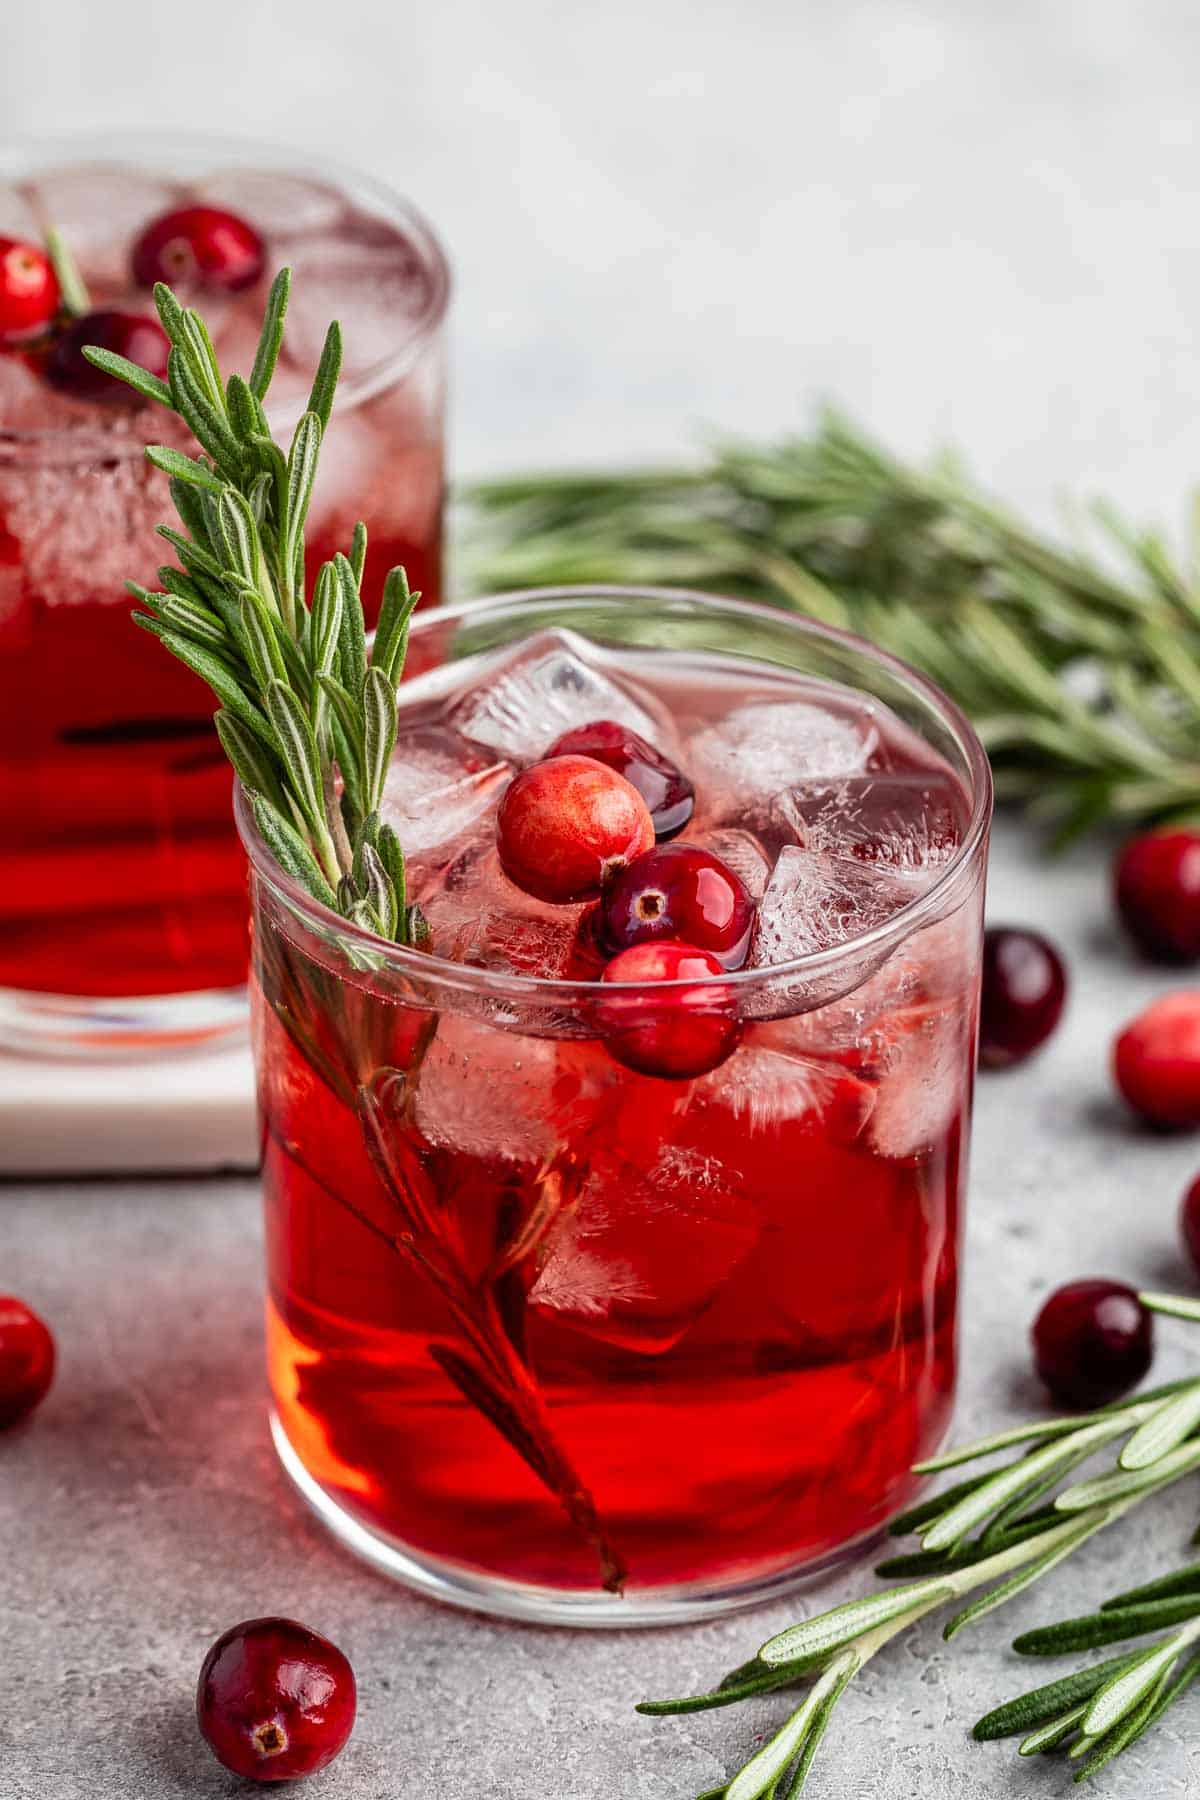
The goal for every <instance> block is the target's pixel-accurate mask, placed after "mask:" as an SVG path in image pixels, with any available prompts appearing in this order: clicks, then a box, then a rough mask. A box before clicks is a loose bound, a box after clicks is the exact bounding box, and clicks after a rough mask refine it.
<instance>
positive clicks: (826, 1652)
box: [638, 1294, 1200, 1800]
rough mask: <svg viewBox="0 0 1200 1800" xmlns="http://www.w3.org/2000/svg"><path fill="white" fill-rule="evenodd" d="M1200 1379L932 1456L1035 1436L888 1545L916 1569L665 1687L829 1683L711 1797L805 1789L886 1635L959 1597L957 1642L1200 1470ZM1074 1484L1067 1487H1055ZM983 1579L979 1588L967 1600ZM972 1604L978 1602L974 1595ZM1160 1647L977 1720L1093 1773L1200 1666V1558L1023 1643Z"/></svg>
mask: <svg viewBox="0 0 1200 1800" xmlns="http://www.w3.org/2000/svg"><path fill="white" fill-rule="evenodd" d="M1141 1300H1142V1303H1143V1305H1145V1306H1147V1307H1149V1308H1150V1309H1151V1310H1152V1311H1155V1312H1159V1313H1168V1314H1172V1315H1174V1316H1175V1317H1177V1318H1184V1319H1189V1320H1192V1321H1195V1322H1197V1323H1200V1302H1197V1301H1194V1300H1184V1299H1177V1298H1175V1297H1174V1296H1172V1295H1167V1294H1143V1295H1142V1296H1141ZM1198 1432H1200V1377H1194V1378H1192V1379H1191V1380H1184V1381H1175V1382H1171V1383H1169V1384H1168V1385H1166V1386H1165V1387H1161V1388H1158V1389H1154V1390H1151V1391H1148V1392H1147V1393H1144V1394H1141V1395H1139V1396H1137V1397H1136V1398H1134V1399H1132V1400H1129V1401H1123V1402H1121V1403H1120V1404H1119V1405H1116V1406H1110V1407H1103V1408H1101V1409H1099V1410H1098V1411H1096V1412H1093V1413H1087V1414H1085V1415H1083V1416H1082V1417H1079V1418H1065V1419H1063V1418H1058V1419H1043V1420H1039V1421H1037V1422H1036V1423H1031V1424H1028V1425H1019V1426H1017V1427H1015V1428H1014V1429H1013V1430H1011V1431H1002V1432H998V1433H997V1434H996V1435H995V1436H993V1437H989V1438H984V1439H982V1440H981V1441H980V1442H978V1443H975V1444H968V1445H966V1446H964V1447H963V1448H962V1449H959V1450H952V1451H950V1452H948V1453H947V1454H946V1455H943V1456H939V1457H934V1458H932V1459H931V1460H930V1461H929V1462H926V1463H922V1464H919V1465H918V1468H919V1471H920V1472H921V1473H925V1474H933V1473H936V1472H939V1471H941V1470H943V1469H951V1468H956V1467H959V1466H960V1465H962V1464H964V1463H970V1462H975V1461H976V1460H978V1459H979V1458H983V1457H989V1456H992V1455H995V1454H996V1453H997V1452H1000V1451H1003V1450H1007V1449H1013V1448H1018V1447H1022V1446H1023V1448H1022V1449H1021V1453H1020V1454H1019V1455H1017V1456H1016V1457H1015V1458H1014V1460H1013V1461H1011V1462H1009V1463H1006V1464H1004V1465H1003V1466H1002V1467H1001V1468H999V1469H998V1470H994V1471H992V1472H990V1473H984V1474H980V1475H973V1476H970V1477H969V1478H968V1479H966V1480H964V1481H960V1482H957V1483H955V1484H954V1485H953V1486H952V1487H950V1488H948V1489H946V1490H945V1491H944V1492H942V1493H941V1494H937V1495H934V1496H933V1497H932V1498H929V1499H925V1500H922V1501H920V1502H919V1503H918V1504H917V1505H916V1506H914V1507H912V1508H910V1510H909V1511H908V1512H906V1513H904V1514H902V1515H901V1516H900V1517H899V1518H897V1519H895V1520H894V1521H893V1522H892V1525H891V1527H890V1529H891V1532H892V1534H893V1536H896V1537H906V1536H909V1535H910V1534H914V1533H915V1534H916V1535H917V1536H919V1537H920V1539H921V1548H920V1549H919V1550H917V1551H914V1552H912V1553H910V1554H906V1555H902V1556H895V1557H891V1558H889V1559H888V1560H887V1561H886V1562H883V1563H881V1564H880V1565H879V1567H878V1569H877V1571H876V1573H877V1574H879V1575H882V1576H884V1577H892V1576H916V1577H917V1579H916V1580H915V1581H910V1582H908V1583H906V1585H904V1586H902V1587H897V1588H891V1589H884V1590H882V1591H880V1592H878V1593H875V1594H870V1595H867V1596H866V1597H864V1598H863V1599H861V1600H852V1601H849V1602H847V1603H846V1604H845V1605H843V1606H835V1607H833V1608H832V1609H831V1610H830V1611H829V1612H825V1613H821V1614H820V1615H819V1616H817V1617H816V1618H812V1619H806V1620H804V1621H803V1622H802V1623H800V1624H797V1625H793V1626H790V1627H789V1628H788V1629H787V1630H786V1631H782V1632H780V1633H778V1634H777V1635H776V1636H775V1637H773V1638H770V1639H769V1640H768V1641H767V1642H766V1643H765V1644H764V1645H763V1646H762V1648H761V1649H760V1650H759V1652H758V1654H757V1655H756V1656H754V1657H752V1658H751V1660H750V1661H749V1662H747V1663H742V1664H741V1665H740V1666H739V1667H738V1668H736V1669H732V1670H730V1672H729V1673H728V1674H727V1675H726V1676H724V1678H723V1679H722V1680H721V1681H720V1682H719V1683H718V1684H717V1686H716V1687H715V1688H714V1689H713V1690H712V1691H711V1692H709V1693H705V1694H693V1695H689V1696H687V1697H685V1698H683V1699H678V1700H649V1701H644V1702H643V1703H642V1705H641V1706H639V1708H638V1711H639V1712H643V1713H651V1714H662V1713H692V1712H701V1711H704V1710H707V1709H708V1708H711V1707H720V1706H732V1705H735V1704H737V1703H738V1702H739V1701H742V1700H747V1699H751V1698H754V1697H755V1696H757V1695H760V1694H767V1693H770V1692H772V1691H773V1690H774V1689H777V1688H781V1687H786V1686H790V1685H791V1684H793V1683H794V1682H796V1681H799V1680H804V1679H806V1678H808V1677H810V1676H814V1677H815V1678H816V1679H815V1680H814V1682H813V1685H812V1686H811V1687H810V1688H809V1689H808V1691H807V1692H806V1694H805V1697H804V1699H803V1700H802V1701H801V1703H800V1705H799V1706H798V1707H796V1708H795V1710H794V1711H793V1712H792V1713H791V1714H790V1716H789V1717H788V1718H787V1719H786V1720H785V1722H784V1724H783V1725H782V1726H781V1727H780V1729H779V1730H778V1731H777V1732H776V1733H775V1735H774V1736H773V1737H772V1738H771V1739H770V1740H769V1741H768V1742H767V1743H766V1744H765V1745H764V1746H763V1747H762V1748H761V1749H760V1750H757V1751H756V1752H755V1753H754V1755H753V1756H751V1757H750V1758H749V1760H748V1761H747V1762H745V1763H744V1764H743V1765H742V1767H741V1768H740V1769H739V1770H738V1771H737V1772H736V1773H735V1774H734V1775H733V1776H732V1777H731V1778H730V1780H729V1781H728V1782H727V1783H726V1784H725V1786H724V1787H720V1788H714V1789H711V1790H710V1791H709V1793H708V1794H707V1795H701V1796H700V1800H796V1796H798V1795H799V1794H800V1793H801V1792H802V1790H803V1788H804V1785H805V1782H806V1780H807V1777H808V1774H809V1770H810V1769H811V1767H812V1763H813V1760H814V1757H815V1755H816V1751H817V1747H818V1745H819V1743H820V1740H821V1737H822V1734H823V1733H824V1731H825V1728H826V1726H827V1725H828V1723H829V1720H830V1717H831V1715H832V1713H833V1710H834V1707H835V1706H836V1704H837V1702H838V1700H839V1698H840V1697H841V1695H842V1693H843V1692H844V1690H845V1689H846V1687H847V1686H848V1685H849V1683H850V1682H851V1681H852V1680H853V1678H854V1677H855V1675H857V1674H858V1672H859V1670H860V1669H862V1668H863V1667H864V1665H865V1664H866V1663H868V1662H869V1661H870V1659H871V1658H872V1657H873V1656H875V1655H876V1654H877V1653H878V1652H879V1651H880V1650H882V1649H883V1647H884V1645H885V1644H887V1643H889V1642H890V1641H891V1639H892V1638H894V1637H897V1636H898V1635H899V1634H900V1633H901V1632H903V1631H906V1630H907V1629H908V1627H909V1626H910V1625H915V1624H916V1623H917V1621H918V1620H920V1619H923V1618H925V1617H926V1615H927V1614H929V1613H933V1612H937V1611H940V1610H941V1609H942V1608H943V1607H946V1606H949V1605H951V1604H954V1603H959V1604H958V1608H957V1610H956V1611H955V1612H954V1613H953V1615H952V1616H951V1618H950V1619H949V1621H948V1622H947V1624H946V1625H945V1626H944V1628H943V1632H942V1635H943V1637H944V1638H945V1639H946V1640H947V1642H949V1641H950V1640H951V1639H953V1638H954V1637H955V1636H957V1634H958V1633H959V1632H960V1631H961V1630H963V1628H964V1627H965V1626H967V1625H970V1624H972V1623H973V1622H974V1621H975V1620H976V1619H981V1618H983V1617H984V1615H985V1614H986V1613H989V1612H992V1611H994V1610H995V1609H996V1608H997V1607H999V1606H1003V1605H1004V1604H1005V1602H1006V1601H1008V1600H1011V1599H1012V1598H1013V1597H1014V1596H1015V1595H1016V1594H1019V1593H1021V1592H1022V1591H1023V1590H1024V1589H1025V1588H1027V1587H1030V1586H1032V1584H1033V1583H1034V1582H1035V1581H1038V1580H1040V1579H1041V1577H1042V1576H1043V1575H1047V1574H1049V1573H1050V1571H1051V1569H1053V1568H1056V1567H1057V1565H1058V1564H1059V1563H1060V1562H1063V1561H1064V1560H1065V1559H1066V1558H1067V1557H1069V1556H1070V1555H1071V1554H1072V1552H1073V1551H1075V1550H1078V1549H1079V1548H1080V1547H1081V1546H1082V1545H1083V1544H1085V1543H1087V1541H1088V1540H1089V1539H1090V1538H1092V1537H1094V1536H1095V1535H1096V1534H1097V1532H1100V1531H1103V1530H1104V1528H1105V1527H1106V1526H1108V1525H1112V1524H1115V1523H1116V1521H1117V1520H1118V1519H1121V1518H1123V1517H1124V1516H1125V1515H1126V1514H1127V1513H1130V1512H1132V1511H1133V1509H1134V1508H1135V1507H1137V1506H1139V1505H1140V1504H1141V1502H1142V1501H1143V1500H1145V1499H1148V1498H1149V1497H1150V1495H1152V1494H1157V1493H1161V1492H1163V1490H1164V1489H1166V1488H1168V1487H1170V1486H1172V1485H1173V1484H1174V1483H1175V1482H1177V1481H1179V1480H1181V1479H1182V1478H1183V1477H1184V1476H1185V1475H1190V1474H1192V1473H1194V1472H1195V1471H1197V1470H1200V1435H1198ZM1118 1444H1120V1449H1119V1452H1118V1454H1117V1458H1116V1462H1115V1464H1114V1465H1113V1466H1112V1467H1111V1468H1110V1469H1108V1470H1107V1471H1106V1472H1104V1473H1102V1474H1099V1475H1093V1476H1090V1477H1088V1478H1087V1479H1084V1480H1081V1481H1070V1482H1068V1483H1067V1485H1065V1486H1064V1485H1063V1483H1064V1482H1067V1478H1068V1477H1069V1476H1070V1475H1071V1474H1072V1473H1073V1471H1074V1470H1075V1469H1076V1468H1077V1467H1078V1466H1079V1465H1080V1464H1081V1463H1083V1462H1085V1461H1086V1460H1088V1459H1089V1458H1090V1457H1092V1456H1093V1455H1095V1454H1096V1453H1097V1452H1100V1451H1103V1450H1109V1449H1111V1448H1113V1447H1115V1446H1117V1445H1118ZM1056 1490H1057V1492H1056ZM980 1589H982V1590H984V1591H983V1592H982V1593H980V1594H979V1597H978V1598H976V1599H974V1600H967V1596H968V1595H969V1594H972V1593H974V1592H976V1591H977V1590H980ZM964 1601H966V1604H965V1605H964V1604H961V1603H962V1602H964ZM1168 1627H1169V1628H1170V1629H1169V1630H1167V1635H1166V1636H1165V1637H1162V1638H1160V1639H1158V1640H1157V1641H1156V1642H1155V1643H1153V1644H1151V1645H1150V1646H1149V1648H1148V1649H1143V1650H1133V1651H1130V1652H1128V1653H1127V1654H1125V1655H1122V1656H1119V1657H1115V1658H1108V1659H1107V1660H1105V1661H1104V1662H1101V1663H1097V1664H1096V1665H1095V1666H1094V1667H1092V1668H1088V1669H1083V1670H1080V1671H1079V1672H1078V1673H1077V1674H1074V1675H1068V1676H1065V1677H1063V1678H1062V1679H1061V1680H1059V1681H1055V1682H1051V1683H1049V1684H1048V1685H1046V1686H1043V1687H1039V1688H1036V1689H1034V1690H1033V1691H1032V1692H1030V1693H1027V1694H1022V1695H1020V1696H1019V1697H1018V1698H1017V1699H1014V1700H1011V1701H1009V1702H1007V1703H1006V1704H1005V1705H1003V1706H999V1707H997V1708H996V1709H995V1710H994V1711H992V1712H990V1713H988V1714H987V1715H986V1717H985V1718H982V1719H980V1720H979V1722H978V1724H977V1725H976V1726H975V1736H976V1737H977V1738H980V1739H985V1738H999V1737H1008V1736H1017V1735H1020V1736H1021V1739H1022V1742H1021V1745H1020V1753H1021V1755H1022V1756H1032V1755H1035V1754H1038V1753H1040V1752H1044V1751H1049V1750H1053V1749H1057V1748H1059V1747H1063V1746H1066V1745H1068V1744H1069V1750H1068V1754H1069V1756H1070V1757H1071V1758H1073V1759H1075V1760H1076V1761H1077V1762H1078V1763H1079V1765H1080V1766H1079V1768H1078V1770H1077V1772H1076V1775H1075V1779H1076V1780H1077V1781H1082V1780H1086V1779H1087V1778H1088V1777H1090V1776H1092V1775H1094V1774H1096V1773H1098V1771H1099V1770H1100V1769H1102V1768H1104V1767H1105V1766H1106V1764H1108V1763H1109V1762H1111V1761H1112V1759H1113V1758H1114V1757H1115V1756H1118V1755H1120V1753H1121V1752H1122V1751H1123V1750H1126V1749H1128V1747H1129V1746H1130V1744H1132V1743H1134V1742H1135V1741H1136V1739H1137V1738H1139V1737H1141V1736H1142V1734H1143V1733H1144V1732H1146V1731H1148V1730H1149V1729H1150V1727H1151V1726H1152V1725H1153V1724H1155V1723H1156V1722H1157V1720H1158V1719H1160V1718H1161V1717H1162V1715H1163V1713H1164V1712H1165V1711H1166V1710H1167V1708H1168V1707H1169V1706H1172V1705H1173V1704H1174V1703H1175V1701H1176V1700H1178V1699H1179V1698H1180V1697H1181V1696H1182V1695H1183V1694H1184V1693H1185V1692H1186V1690H1187V1689H1188V1687H1190V1685H1191V1684H1192V1682H1193V1681H1194V1680H1195V1679H1196V1678H1197V1676H1198V1675H1200V1564H1192V1565H1189V1566H1188V1567H1187V1568H1184V1569H1182V1570H1180V1571H1178V1572H1176V1573H1175V1574H1173V1575H1168V1576H1165V1577H1163V1578H1162V1579H1160V1580H1158V1581H1155V1582H1151V1583H1149V1584H1148V1585H1147V1586H1145V1587H1140V1588H1136V1589H1133V1590H1131V1591H1128V1592H1126V1593H1122V1594H1115V1595H1113V1596H1112V1598H1111V1599H1109V1600H1107V1601H1105V1603H1104V1604H1103V1606H1102V1607H1101V1608H1100V1610H1099V1611H1098V1612H1096V1613H1091V1614H1088V1615H1086V1616H1085V1617H1083V1618H1074V1619H1064V1620H1060V1621H1058V1622H1057V1623H1056V1624H1052V1625H1048V1626H1045V1627H1042V1628H1040V1629H1039V1630H1036V1631H1028V1632H1024V1633H1023V1634H1022V1635H1021V1636H1020V1637H1018V1638H1017V1639H1016V1640H1015V1642H1014V1645H1013V1648H1014V1649H1015V1650H1017V1651H1018V1652H1019V1653H1020V1654H1022V1655H1026V1656H1054V1655H1061V1654H1063V1653H1065V1652H1067V1651H1072V1650H1082V1649H1090V1648H1092V1647H1093V1646H1097V1645H1101V1644H1111V1643H1118V1642H1122V1641H1124V1640H1125V1639H1128V1638H1134V1637H1141V1636H1144V1635H1145V1634H1147V1633H1149V1632H1153V1631H1160V1630H1163V1629H1165V1628H1168Z"/></svg>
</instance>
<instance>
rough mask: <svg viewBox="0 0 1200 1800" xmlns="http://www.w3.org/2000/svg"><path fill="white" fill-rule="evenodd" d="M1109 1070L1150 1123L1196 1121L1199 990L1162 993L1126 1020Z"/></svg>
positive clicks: (1199, 1108) (1199, 1120) (1199, 1107)
mask: <svg viewBox="0 0 1200 1800" xmlns="http://www.w3.org/2000/svg"><path fill="white" fill-rule="evenodd" d="M1113 1075H1114V1077H1115V1079H1116V1083H1117V1086H1118V1088H1119V1089H1120V1090H1121V1093H1122V1094H1123V1095H1124V1097H1125V1099H1126V1100H1127V1101H1128V1102H1129V1104H1130V1106H1132V1108H1133V1110H1134V1111H1135V1112H1136V1113H1140V1114H1141V1116H1142V1118H1144V1119H1146V1120H1148V1121H1149V1122H1150V1124H1152V1125H1161V1126H1165V1127H1168V1128H1171V1129H1176V1130H1179V1129H1183V1128H1185V1127H1188V1126H1193V1125H1200V992H1198V991H1196V990H1189V991H1185V992H1183V993H1178V994H1166V995H1164V996H1163V998H1162V999H1161V1000H1156V1001H1155V1002H1154V1004H1153V1005H1152V1006H1148V1007H1147V1008H1146V1010H1145V1012H1141V1013H1139V1014H1138V1016H1137V1018H1136V1019H1134V1020H1132V1022H1131V1023H1130V1024H1128V1025H1127V1026H1126V1027H1125V1029H1124V1031H1122V1032H1121V1034H1120V1036H1119V1037H1118V1038H1117V1041H1116V1043H1115V1045H1114V1046H1113Z"/></svg>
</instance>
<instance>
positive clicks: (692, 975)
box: [600, 943, 741, 1081]
mask: <svg viewBox="0 0 1200 1800" xmlns="http://www.w3.org/2000/svg"><path fill="white" fill-rule="evenodd" d="M721 972H722V971H721V965H720V963H719V962H718V961H717V958H716V957H715V956H714V955H713V953H712V951H711V950H698V949H696V948H695V946H694V945H692V944H677V943H655V944H635V945H634V946H633V948H632V949H630V950H622V951H621V953H620V955H619V956H614V957H613V959H612V961H611V962H610V963H609V965H608V967H607V968H606V969H605V971H604V974H603V976H602V977H601V980H602V981H604V982H636V983H639V984H645V985H646V986H653V985H654V984H656V983H658V982H661V981H671V982H676V981H695V982H696V983H697V984H698V985H697V986H695V987H684V988H679V989H673V990H672V991H671V992H670V993H669V994H664V995H663V996H662V997H661V998H658V997H656V996H655V995H653V994H651V993H644V992H643V993H637V994H633V993H631V994H620V993H618V994H613V995H612V996H611V998H606V999H604V1000H603V1001H602V1002H601V1003H600V1021H601V1025H602V1028H603V1030H604V1033H605V1044H606V1046H607V1048H608V1051H609V1053H610V1054H611V1055H612V1056H614V1057H615V1058H616V1060H617V1061H618V1062H619V1063H623V1064H624V1065H625V1067H626V1068H627V1069H636V1070H637V1072H638V1073H639V1074H641V1075H659V1076H662V1077H663V1078H664V1079H666V1080H675V1081H678V1080H690V1079H691V1077H692V1076H694V1075H707V1073H708V1071H709V1070H710V1069H715V1068H716V1067H717V1066H718V1065H719V1064H720V1063H723V1062H724V1061H725V1058H726V1057H727V1056H728V1055H729V1054H730V1053H731V1052H732V1051H733V1050H735V1049H736V1048H737V1043H738V1039H739V1038H740V1036H741V1027H740V1026H739V1025H738V1023H737V1020H736V1019H735V1018H733V1017H732V1015H731V1012H730V1009H729V1003H728V1000H727V997H726V996H725V995H724V994H723V993H722V992H721V991H720V989H718V988H714V987H713V986H712V978H713V977H714V976H716V975H720V974H721Z"/></svg>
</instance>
